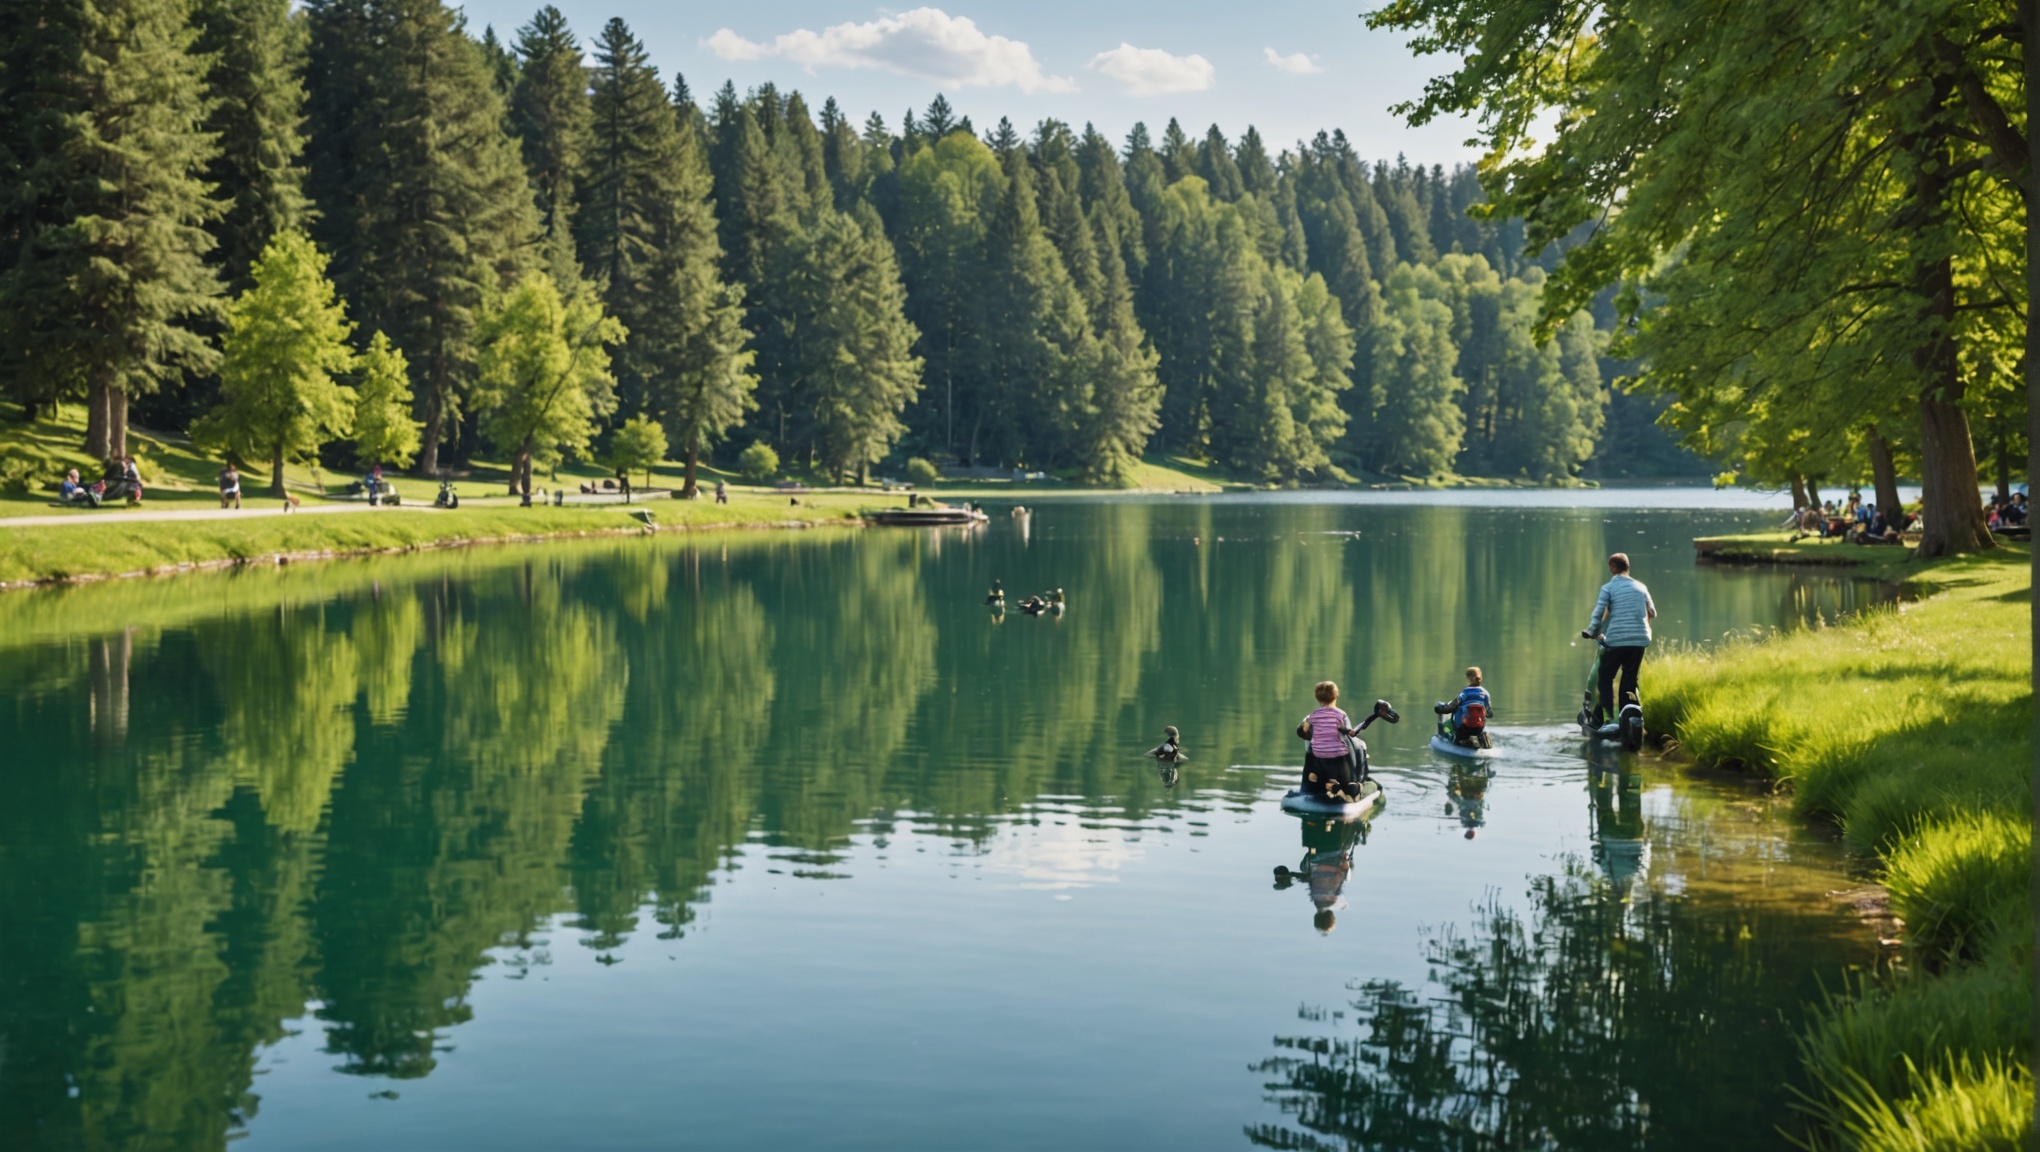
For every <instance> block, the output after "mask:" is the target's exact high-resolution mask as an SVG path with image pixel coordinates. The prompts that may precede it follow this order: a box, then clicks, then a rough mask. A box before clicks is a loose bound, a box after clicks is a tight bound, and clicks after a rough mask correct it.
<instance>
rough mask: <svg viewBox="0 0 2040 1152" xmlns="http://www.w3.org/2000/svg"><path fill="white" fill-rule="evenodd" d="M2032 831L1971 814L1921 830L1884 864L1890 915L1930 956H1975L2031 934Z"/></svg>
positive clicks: (2013, 819)
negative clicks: (1997, 943) (1998, 942)
mask: <svg viewBox="0 0 2040 1152" xmlns="http://www.w3.org/2000/svg"><path fill="white" fill-rule="evenodd" d="M2032 878H2033V824H2032V821H2031V820H2030V819H2027V818H2025V817H2024V816H2023V815H2018V816H2015V815H2012V814H2009V813H2003V812H1989V813H1971V814H1965V815H1961V816H1955V817H1951V818H1944V819H1940V820H1934V821H1930V822H1927V823H1924V824H1922V825H1921V826H1920V827H1919V828H1917V829H1915V830H1913V831H1912V832H1911V833H1910V834H1909V835H1907V836H1906V837H1905V838H1904V839H1903V840H1902V841H1900V842H1899V843H1898V844H1897V845H1896V846H1894V847H1893V848H1892V849H1891V851H1890V853H1889V854H1888V855H1887V857H1886V859H1885V874H1884V885H1885V887H1886V888H1888V889H1889V890H1890V891H1891V910H1892V911H1893V912H1895V913H1897V914H1898V916H1899V918H1900V919H1902V920H1903V921H1905V925H1906V934H1907V935H1908V936H1909V937H1910V938H1911V939H1912V941H1913V943H1914V944H1915V945H1916V946H1918V947H1920V948H1922V949H1924V950H1925V951H1926V952H1927V953H1928V954H1929V955H1938V956H1964V955H1969V956H1975V955H1977V954H1979V953H1980V952H1981V951H1982V950H1983V949H1984V947H1985V946H1987V945H1988V944H1989V943H1990V942H1991V940H1992V939H1993V938H1996V939H1998V940H2001V941H2002V940H2005V939H2006V938H2009V939H2012V940H2028V939H2031V937H2032V928H2033V901H2032V895H2033V893H2032Z"/></svg>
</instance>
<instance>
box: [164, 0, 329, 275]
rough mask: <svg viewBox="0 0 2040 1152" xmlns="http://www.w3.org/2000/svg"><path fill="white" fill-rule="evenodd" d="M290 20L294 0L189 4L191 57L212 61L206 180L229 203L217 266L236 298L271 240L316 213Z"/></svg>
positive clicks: (299, 42)
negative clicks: (305, 163)
mask: <svg viewBox="0 0 2040 1152" xmlns="http://www.w3.org/2000/svg"><path fill="white" fill-rule="evenodd" d="M290 12H291V8H290V3H289V0H195V2H194V3H193V5H192V12H191V22H192V25H193V27H195V28H197V29H198V30H199V32H198V39H197V41H196V42H195V43H193V45H192V51H193V53H194V54H196V55H198V56H199V57H201V58H205V59H208V60H210V62H211V67H210V70H209V71H208V72H207V74H206V95H207V97H208V98H209V100H210V101H211V112H210V115H209V116H208V117H207V120H206V129H207V130H208V131H210V132H212V133H213V134H214V136H215V139H216V140H217V143H218V149H219V151H218V153H217V155H215V156H214V157H213V161H212V163H211V164H210V165H209V166H208V168H207V170H206V178H207V179H208V180H210V181H212V183H213V185H214V186H215V187H216V188H217V189H218V192H217V193H216V195H218V196H220V197H221V198H222V199H224V200H225V201H226V210H225V211H224V212H223V213H222V215H221V216H220V218H219V220H218V221H217V222H216V223H215V224H214V225H213V229H212V231H213V235H214V236H215V237H216V238H217V240H218V247H217V248H215V249H214V251H213V260H214V262H215V264H216V265H217V266H218V267H219V269H220V271H221V273H222V277H223V279H224V280H225V281H226V284H227V286H228V287H229V288H230V289H232V290H234V291H237V292H238V291H241V290H244V289H246V288H247V286H248V282H249V270H250V269H251V268H252V266H253V265H254V263H255V260H256V258H257V257H259V256H260V255H261V254H262V250H263V249H264V248H266V247H267V246H268V244H269V241H270V238H271V237H273V236H275V235H276V234H277V233H278V232H280V231H282V230H284V229H287V228H302V227H304V225H305V217H306V215H307V213H308V210H309V209H310V203H309V202H308V201H307V200H306V198H305V194H304V170H303V168H302V167H300V165H299V160H300V157H301V155H302V153H303V151H304V145H305V141H304V133H303V128H302V118H303V115H304V103H305V89H304V84H303V82H302V81H301V80H300V79H299V73H300V71H301V69H302V57H303V53H304V44H303V35H302V32H303V30H302V28H301V27H299V26H297V25H294V24H293V23H292V21H291V15H290Z"/></svg>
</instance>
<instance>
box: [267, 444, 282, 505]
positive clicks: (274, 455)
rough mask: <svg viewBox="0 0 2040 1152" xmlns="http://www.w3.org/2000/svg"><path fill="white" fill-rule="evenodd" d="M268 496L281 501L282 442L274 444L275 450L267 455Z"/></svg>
mask: <svg viewBox="0 0 2040 1152" xmlns="http://www.w3.org/2000/svg"><path fill="white" fill-rule="evenodd" d="M269 494H270V495H271V496H274V497H276V498H277V499H278V500H281V499H283V497H284V491H283V441H282V440H278V441H277V442H276V450H275V451H274V452H271V453H270V454H269Z"/></svg>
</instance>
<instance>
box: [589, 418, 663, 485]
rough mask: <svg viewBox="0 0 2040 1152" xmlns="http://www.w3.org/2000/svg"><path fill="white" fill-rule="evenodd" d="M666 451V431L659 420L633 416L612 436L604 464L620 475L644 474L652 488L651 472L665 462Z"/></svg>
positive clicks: (646, 482) (647, 483)
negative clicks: (621, 473)
mask: <svg viewBox="0 0 2040 1152" xmlns="http://www.w3.org/2000/svg"><path fill="white" fill-rule="evenodd" d="M666 448H667V445H666V430H665V429H664V428H661V427H659V422H658V421H657V420H654V419H652V418H651V417H649V416H633V417H631V418H630V419H628V420H625V421H624V422H623V426H622V427H620V428H618V429H617V430H616V432H615V433H614V434H613V435H611V436H610V438H609V452H608V455H606V456H605V457H604V458H603V463H604V464H606V465H607V466H608V467H610V468H613V469H615V470H616V471H618V472H643V473H644V474H645V484H646V485H647V486H649V485H650V484H651V482H652V469H653V468H655V467H657V466H658V465H659V464H660V463H662V462H664V461H665V459H666Z"/></svg>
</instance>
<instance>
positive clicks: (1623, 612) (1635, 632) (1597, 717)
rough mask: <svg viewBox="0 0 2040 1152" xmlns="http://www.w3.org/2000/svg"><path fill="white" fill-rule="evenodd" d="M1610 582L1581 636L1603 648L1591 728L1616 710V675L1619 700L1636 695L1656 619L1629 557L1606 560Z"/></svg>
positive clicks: (1613, 557)
mask: <svg viewBox="0 0 2040 1152" xmlns="http://www.w3.org/2000/svg"><path fill="white" fill-rule="evenodd" d="M1608 574H1609V576H1610V577H1612V579H1610V580H1609V581H1608V582H1607V583H1606V584H1603V585H1602V586H1601V595H1600V597H1599V598H1598V599H1596V600H1595V601H1594V614H1593V616H1592V617H1590V618H1589V619H1588V620H1587V626H1586V628H1585V630H1583V631H1582V632H1581V633H1580V635H1581V636H1583V637H1585V638H1586V639H1588V640H1598V641H1600V643H1601V646H1602V647H1603V648H1604V649H1606V651H1604V652H1603V653H1602V654H1601V680H1600V684H1599V685H1598V687H1597V690H1596V693H1595V696H1594V727H1596V728H1599V727H1600V726H1601V725H1602V724H1603V723H1605V722H1606V721H1607V718H1608V716H1609V714H1611V713H1613V712H1614V711H1615V705H1614V704H1613V703H1612V702H1611V698H1612V697H1613V694H1614V691H1615V674H1616V673H1617V672H1620V673H1621V674H1622V699H1625V700H1627V699H1629V698H1630V697H1632V696H1634V695H1635V694H1636V674H1637V671H1638V670H1639V669H1641V668H1642V667H1643V650H1644V649H1645V648H1648V647H1650V622H1651V621H1652V620H1655V619H1657V605H1656V604H1653V603H1651V599H1650V589H1648V588H1646V587H1644V586H1643V582H1642V581H1640V580H1638V579H1636V578H1635V577H1634V576H1631V575H1630V574H1629V557H1628V555H1627V554H1625V553H1621V552H1617V553H1615V554H1614V555H1613V556H1610V557H1608Z"/></svg>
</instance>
